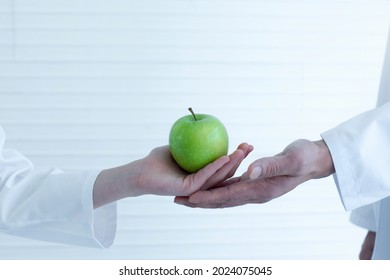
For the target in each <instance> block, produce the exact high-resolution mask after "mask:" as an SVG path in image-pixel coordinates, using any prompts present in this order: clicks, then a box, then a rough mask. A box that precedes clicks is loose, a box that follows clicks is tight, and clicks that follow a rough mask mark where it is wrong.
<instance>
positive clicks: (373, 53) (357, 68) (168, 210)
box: [0, 0, 389, 259]
mask: <svg viewBox="0 0 390 280" xmlns="http://www.w3.org/2000/svg"><path fill="white" fill-rule="evenodd" d="M388 20H389V4H388V2H386V1H341V0H339V1H337V0H333V1H322V0H316V1H310V0H297V1H290V0H207V1H206V0H204V1H197V0H192V1H191V0H176V1H175V0H142V1H141V0H140V1H136V0H133V1H128V0H110V1H104V0H93V1H92V0H89V1H79V0H0V124H1V126H3V128H4V130H5V131H6V133H7V135H8V142H7V146H8V147H14V148H17V149H19V150H20V151H22V152H23V153H24V154H26V155H27V156H28V157H30V158H31V159H32V160H33V162H34V163H35V164H36V165H38V166H48V165H50V166H51V165H55V166H59V167H61V168H64V169H88V168H105V167H111V166H115V165H120V164H123V163H126V162H129V161H132V160H135V159H137V158H140V157H143V156H145V155H146V154H147V153H148V152H149V151H150V150H151V149H152V148H153V147H156V146H160V145H165V144H167V137H168V133H169V129H170V126H171V124H172V123H173V122H174V121H175V120H176V119H177V118H178V117H180V116H182V115H183V114H187V111H186V110H187V107H189V106H192V107H193V108H194V109H195V110H196V111H197V112H199V113H209V114H213V115H216V116H218V117H219V118H220V119H221V120H223V122H224V123H225V125H226V127H227V129H228V131H229V134H230V140H231V148H230V150H231V151H232V150H233V149H234V148H235V146H237V145H238V144H239V143H240V142H242V141H248V142H249V143H251V144H253V145H254V146H255V151H254V152H253V154H252V155H251V156H250V157H249V158H248V159H247V160H246V161H245V162H244V164H243V166H242V167H241V168H240V170H239V173H241V172H243V171H244V170H245V168H246V167H247V166H248V164H249V163H250V162H252V161H254V160H255V159H257V158H259V157H262V156H269V155H272V154H275V153H277V152H279V151H281V149H283V148H284V146H286V145H287V144H289V143H290V142H291V141H293V140H295V139H296V138H309V139H313V140H314V139H319V137H320V136H319V134H320V133H321V132H323V131H325V130H327V129H329V128H331V127H333V126H335V125H336V124H338V123H339V122H341V121H343V120H346V119H347V118H349V117H351V116H353V115H355V114H357V113H359V112H362V111H364V110H367V109H370V108H372V107H373V106H374V104H375V96H376V92H377V89H378V83H379V77H380V69H381V63H382V59H383V51H384V46H385V40H386V36H387V29H388ZM171 201H172V198H166V197H152V196H150V197H149V196H148V197H143V198H134V199H126V200H123V201H120V202H119V220H118V224H119V226H118V232H117V239H116V241H115V244H114V246H113V247H112V248H111V249H108V250H97V249H84V248H77V247H71V246H62V245H55V244H50V243H44V242H37V241H32V240H28V239H21V238H16V237H11V236H6V235H0V248H1V250H0V258H1V259H20V258H22V259H25V258H39V259H41V258H44V259H46V258H70V259H74V258H75V259H79V258H81V259H82V258H88V259H355V258H356V257H357V254H358V251H359V249H360V244H361V241H362V239H363V235H364V231H363V230H360V229H358V228H356V227H354V226H352V225H351V224H350V223H349V222H348V214H347V213H346V212H344V209H343V207H342V205H341V202H340V200H339V197H338V194H337V190H336V187H335V185H334V183H333V180H332V178H327V179H324V180H317V181H312V182H309V183H306V184H304V185H302V186H301V187H299V188H298V189H296V190H294V191H293V192H291V193H290V194H288V195H286V196H285V197H283V198H281V199H279V200H275V201H272V202H270V203H269V204H266V205H247V206H243V207H238V208H232V209H224V210H215V211H213V210H200V209H188V208H184V207H181V206H178V205H174V204H173V203H171Z"/></svg>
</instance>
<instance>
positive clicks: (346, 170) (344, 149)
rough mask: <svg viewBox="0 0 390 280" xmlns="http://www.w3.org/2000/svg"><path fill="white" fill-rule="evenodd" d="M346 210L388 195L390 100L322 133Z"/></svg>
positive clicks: (389, 193)
mask: <svg viewBox="0 0 390 280" xmlns="http://www.w3.org/2000/svg"><path fill="white" fill-rule="evenodd" d="M321 136H322V138H323V139H324V141H325V142H326V144H327V146H328V148H329V150H330V153H331V156H332V159H333V163H334V166H335V170H336V173H335V174H334V179H335V182H336V185H337V188H338V190H339V194H340V197H341V200H342V202H343V204H344V207H345V208H346V209H347V210H352V209H356V208H359V207H361V206H364V205H367V204H371V203H374V202H376V201H378V200H380V199H383V198H385V197H387V196H390V156H389V155H390V103H386V104H385V105H383V106H381V107H378V108H376V109H374V110H371V111H368V112H365V113H363V114H360V115H358V116H356V117H354V118H352V119H351V120H348V121H346V122H344V123H342V124H340V125H339V126H337V127H336V128H334V129H331V130H329V131H327V132H325V133H323V134H322V135H321Z"/></svg>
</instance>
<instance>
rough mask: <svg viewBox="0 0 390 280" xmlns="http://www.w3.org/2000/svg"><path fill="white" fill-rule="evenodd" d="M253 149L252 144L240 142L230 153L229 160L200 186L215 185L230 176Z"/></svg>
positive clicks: (206, 187) (205, 187)
mask: <svg viewBox="0 0 390 280" xmlns="http://www.w3.org/2000/svg"><path fill="white" fill-rule="evenodd" d="M252 151H253V146H252V145H249V144H247V143H242V144H240V145H239V146H238V147H237V150H236V151H234V152H233V153H232V154H231V155H230V162H229V163H228V164H226V165H225V166H223V167H222V168H221V169H220V170H218V172H216V174H215V175H214V176H213V177H211V178H210V179H209V180H208V181H207V183H206V184H205V185H204V186H203V187H202V189H203V190H205V189H208V188H210V187H215V186H216V185H218V184H219V183H221V182H223V181H225V180H226V179H228V178H230V177H232V176H233V175H234V174H235V173H236V171H237V169H238V167H239V166H240V164H241V163H242V161H243V160H244V159H245V158H246V157H247V156H248V155H249V154H250V153H251V152H252Z"/></svg>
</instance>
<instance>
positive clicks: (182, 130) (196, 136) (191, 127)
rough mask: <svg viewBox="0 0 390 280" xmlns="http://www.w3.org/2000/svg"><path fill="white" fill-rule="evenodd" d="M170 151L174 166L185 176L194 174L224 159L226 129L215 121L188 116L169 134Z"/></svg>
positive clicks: (226, 143) (175, 125) (226, 145)
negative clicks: (182, 170) (177, 166)
mask: <svg viewBox="0 0 390 280" xmlns="http://www.w3.org/2000/svg"><path fill="white" fill-rule="evenodd" d="M194 116H196V120H195V118H194ZM169 148H170V151H171V154H172V157H173V158H174V160H175V161H176V162H177V164H178V165H179V166H180V167H181V168H183V169H184V170H186V171H187V172H189V173H194V172H197V171H198V170H200V169H201V168H203V167H205V166H206V165H207V164H209V163H211V162H213V161H214V160H216V159H218V158H219V157H221V156H224V155H227V153H228V148H229V137H228V134H227V131H226V128H225V126H224V125H223V123H222V122H221V121H220V120H218V119H217V118H216V117H214V116H211V115H206V114H195V115H187V116H184V117H181V118H180V119H178V120H177V121H176V122H175V123H174V124H173V126H172V128H171V131H170V133H169Z"/></svg>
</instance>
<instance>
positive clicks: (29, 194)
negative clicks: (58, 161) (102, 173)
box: [0, 127, 116, 247]
mask: <svg viewBox="0 0 390 280" xmlns="http://www.w3.org/2000/svg"><path fill="white" fill-rule="evenodd" d="M4 142H5V134H4V131H3V130H2V129H1V127H0V231H2V232H3V233H7V234H11V235H17V236H22V237H28V238H33V239H38V240H43V241H49V242H57V243H63V244H69V245H79V246H88V247H109V246H110V245H111V244H112V243H113V240H114V237H115V232H116V204H115V203H113V204H110V205H107V206H103V207H100V208H98V209H96V210H94V209H93V200H92V197H93V196H92V192H93V185H94V182H95V179H96V177H97V176H98V174H99V171H85V172H64V171H62V170H60V169H57V168H49V169H35V168H34V165H33V164H32V163H31V161H30V160H28V159H27V158H26V157H24V156H23V155H22V154H20V153H19V152H18V151H15V150H12V149H5V148H4Z"/></svg>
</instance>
